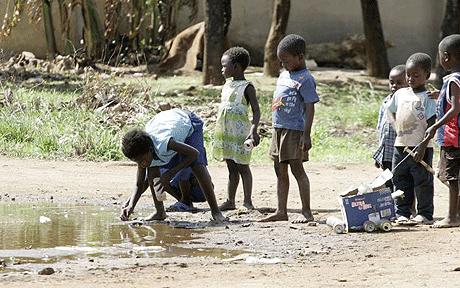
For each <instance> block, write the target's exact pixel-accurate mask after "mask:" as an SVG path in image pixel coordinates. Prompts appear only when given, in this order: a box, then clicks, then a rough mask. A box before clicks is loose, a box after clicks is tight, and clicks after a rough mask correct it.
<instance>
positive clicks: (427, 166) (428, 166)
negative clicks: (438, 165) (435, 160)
mask: <svg viewBox="0 0 460 288" xmlns="http://www.w3.org/2000/svg"><path fill="white" fill-rule="evenodd" d="M404 152H406V153H407V154H409V155H410V156H412V157H414V156H415V153H414V152H413V151H411V150H410V149H409V148H407V147H405V148H404ZM419 163H420V164H422V166H423V167H425V169H426V170H428V172H430V173H431V174H433V175H435V174H436V172H435V171H434V169H433V168H431V166H430V165H428V164H426V162H425V161H423V160H420V162H419Z"/></svg>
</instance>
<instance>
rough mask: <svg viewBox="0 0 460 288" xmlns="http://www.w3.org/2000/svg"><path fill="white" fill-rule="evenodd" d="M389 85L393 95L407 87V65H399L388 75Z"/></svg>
mask: <svg viewBox="0 0 460 288" xmlns="http://www.w3.org/2000/svg"><path fill="white" fill-rule="evenodd" d="M388 83H389V85H390V90H391V93H395V92H396V91H398V90H399V89H401V88H403V87H407V82H406V65H397V66H395V67H393V68H392V69H391V70H390V74H388Z"/></svg>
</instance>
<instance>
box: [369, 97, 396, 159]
mask: <svg viewBox="0 0 460 288" xmlns="http://www.w3.org/2000/svg"><path fill="white" fill-rule="evenodd" d="M391 96H392V95H391V94H390V95H388V96H387V97H385V99H383V102H382V105H381V106H380V111H379V119H378V122H377V131H378V133H379V147H378V148H377V151H375V153H374V156H373V157H372V158H374V160H375V161H377V163H379V164H380V165H382V163H383V162H391V161H392V159H393V150H394V144H395V139H396V131H395V130H394V129H393V127H392V126H391V125H390V123H389V122H388V117H387V112H386V110H387V103H388V101H390V99H391Z"/></svg>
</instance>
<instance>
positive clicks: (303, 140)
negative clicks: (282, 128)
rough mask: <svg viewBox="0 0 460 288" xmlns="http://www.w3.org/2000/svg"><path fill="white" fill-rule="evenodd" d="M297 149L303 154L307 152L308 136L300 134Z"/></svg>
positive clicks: (309, 142) (309, 141) (308, 145)
mask: <svg viewBox="0 0 460 288" xmlns="http://www.w3.org/2000/svg"><path fill="white" fill-rule="evenodd" d="M299 148H300V149H301V150H302V151H303V152H308V150H310V148H311V137H310V135H308V134H305V133H304V134H302V137H300V142H299Z"/></svg>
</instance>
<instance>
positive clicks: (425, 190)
mask: <svg viewBox="0 0 460 288" xmlns="http://www.w3.org/2000/svg"><path fill="white" fill-rule="evenodd" d="M423 160H424V161H425V162H426V163H427V164H428V165H430V166H431V165H432V162H433V148H427V149H426V151H425V156H424V157H423ZM412 162H413V161H412V159H411V162H410V163H412ZM411 174H412V178H413V179H414V192H415V198H416V199H417V215H422V216H424V217H425V218H427V219H428V220H430V221H431V220H433V211H434V206H433V197H434V187H433V175H432V174H431V173H430V172H428V171H427V170H426V169H425V167H423V166H422V165H421V164H419V163H413V165H412V168H411Z"/></svg>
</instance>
